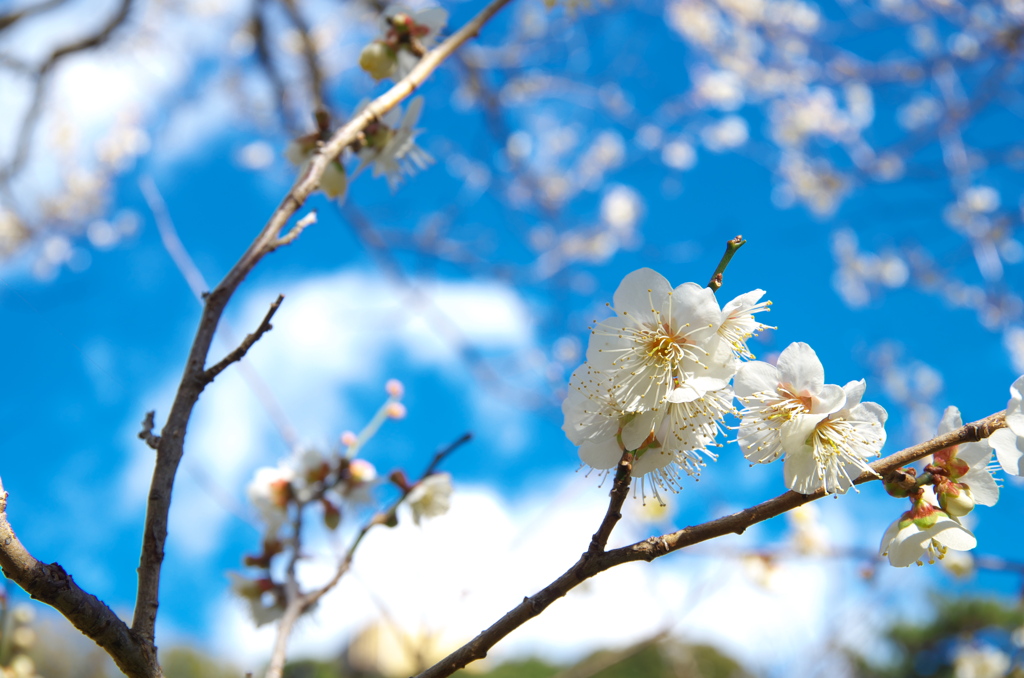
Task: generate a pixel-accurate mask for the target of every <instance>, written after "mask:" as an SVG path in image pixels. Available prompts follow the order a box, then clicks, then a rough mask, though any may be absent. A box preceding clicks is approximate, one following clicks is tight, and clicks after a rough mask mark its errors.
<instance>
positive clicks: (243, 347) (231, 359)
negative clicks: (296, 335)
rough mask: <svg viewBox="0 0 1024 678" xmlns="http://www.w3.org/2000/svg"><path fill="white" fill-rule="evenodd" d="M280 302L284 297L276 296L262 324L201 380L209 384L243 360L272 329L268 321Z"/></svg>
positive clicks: (204, 373) (207, 371)
mask: <svg viewBox="0 0 1024 678" xmlns="http://www.w3.org/2000/svg"><path fill="white" fill-rule="evenodd" d="M282 301H284V295H283V294H279V295H277V299H275V300H274V303H272V304H271V305H270V308H269V309H268V310H267V314H266V315H265V316H263V322H261V323H260V325H259V327H257V328H256V331H255V332H252V333H251V334H247V335H245V339H243V340H242V343H241V344H239V345H238V348H236V349H235V350H234V351H232V352H231V353H228V354H227V355H226V356H224V358H223V359H222V360H221V361H220V362H219V363H217V364H216V365H214V366H213V367H210V368H209V369H207V370H206V371H205V372H203V373H202V377H201V379H202V380H203V381H205V382H206V383H209V382H211V381H213V380H214V379H216V378H217V375H218V374H220V373H221V372H223V371H224V370H226V369H227V368H228V366H229V365H231V363H236V362H238V361H239V360H241V359H242V358H244V357H245V354H246V353H248V352H249V349H250V348H252V346H253V344H255V343H256V342H257V341H259V340H260V337H262V336H263V335H264V334H266V333H267V332H269V331H270V330H271V329H273V325H271V324H270V320H271V319H272V318H273V317H274V314H275V313H277V309H278V308H280V307H281V302H282Z"/></svg>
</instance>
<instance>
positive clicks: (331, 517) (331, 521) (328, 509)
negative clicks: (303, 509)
mask: <svg viewBox="0 0 1024 678" xmlns="http://www.w3.org/2000/svg"><path fill="white" fill-rule="evenodd" d="M320 501H321V504H322V505H323V507H324V525H326V526H327V529H328V530H336V529H338V525H340V524H341V509H339V508H338V507H337V506H335V505H334V504H332V503H331V502H329V501H327V500H326V499H321V500H320Z"/></svg>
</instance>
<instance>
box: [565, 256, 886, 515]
mask: <svg viewBox="0 0 1024 678" xmlns="http://www.w3.org/2000/svg"><path fill="white" fill-rule="evenodd" d="M763 296H764V291H763V290H753V291H751V292H747V293H745V294H741V295H740V296H738V297H736V298H735V299H733V300H732V301H730V302H729V303H727V304H726V305H725V306H724V307H722V306H719V304H718V301H717V299H716V297H715V293H714V291H713V290H712V289H710V288H708V287H702V286H700V285H697V284H696V283H685V284H683V285H680V286H679V287H676V288H672V286H671V285H670V284H669V282H668V281H667V280H665V278H664V277H662V276H661V275H659V274H658V273H656V272H654V271H652V270H650V269H646V268H645V269H640V270H639V271H634V272H633V273H630V274H629V275H627V276H626V278H625V279H624V280H623V281H622V284H621V285H619V288H618V290H617V291H616V292H615V297H614V305H613V310H614V311H615V315H614V316H613V317H612V318H609V319H608V320H604V321H602V322H600V323H597V324H596V326H595V327H594V328H593V329H592V332H591V337H590V344H589V346H588V348H587V362H586V363H584V364H583V365H582V366H580V367H579V368H578V369H577V370H576V371H575V372H573V375H572V378H571V379H570V382H569V394H568V397H567V398H566V399H565V402H564V403H563V405H562V412H563V414H564V415H565V422H564V425H563V430H565V432H566V434H567V435H568V437H569V439H570V440H572V442H573V443H575V444H577V445H579V454H580V459H581V460H582V461H583V463H584V464H587V465H588V466H590V467H592V468H595V469H602V470H606V469H610V468H612V467H614V466H615V465H616V464H617V463H618V461H619V459H620V458H621V457H622V455H623V453H624V452H627V451H628V452H631V453H632V454H633V466H632V473H633V476H634V477H639V478H641V479H642V480H641V484H642V485H644V481H646V479H647V478H648V477H649V478H650V480H651V486H652V489H653V491H654V494H655V496H656V497H658V498H659V499H660V498H661V497H660V494H659V490H661V489H670V490H673V491H675V490H677V489H678V487H679V483H678V481H679V479H680V477H681V474H687V475H697V474H698V473H699V472H700V469H701V468H702V467H703V466H704V465H705V463H706V462H705V457H708V458H711V459H715V458H717V455H716V454H715V453H714V452H712V451H711V450H710V449H709V448H712V447H720V446H721V444H720V443H718V442H717V441H718V438H719V436H720V435H721V434H722V433H723V431H724V429H725V425H724V418H725V415H726V414H730V413H736V414H738V415H739V416H740V417H741V419H740V425H739V436H738V438H739V443H740V445H741V447H742V448H743V450H744V454H745V455H746V457H747V459H749V460H750V461H752V462H756V463H768V462H771V461H774V460H776V459H779V458H784V459H785V477H786V485H787V486H788V487H789V488H790V489H793V490H795V491H797V492H801V493H803V494H811V493H814V492H817V491H819V490H822V491H824V492H830V493H834V494H839V493H842V492H845V491H846V490H848V489H849V488H850V487H852V486H853V479H854V478H855V477H856V476H857V475H859V474H860V472H862V471H869V470H870V468H869V466H868V465H867V459H869V458H871V457H874V456H877V455H878V453H879V450H880V449H881V447H882V445H883V444H884V442H885V429H884V425H885V421H886V412H885V410H884V409H883V408H882V407H881V406H879V405H878V404H876V403H870V402H862V398H863V395H864V390H865V383H864V381H863V380H860V381H853V382H850V383H848V384H847V385H846V386H842V387H841V386H837V385H833V384H825V376H824V369H823V368H822V366H821V362H820V361H819V360H818V357H817V355H816V354H815V353H814V351H813V350H812V349H811V347H810V346H808V345H807V344H803V343H794V344H791V345H790V346H789V347H788V348H786V349H785V350H784V351H783V352H782V354H781V355H780V356H779V359H778V364H777V365H771V364H768V363H764V362H759V361H755V360H753V358H754V356H753V355H752V354H751V352H750V350H749V348H748V347H747V341H748V340H749V339H750V337H752V336H754V335H755V334H757V333H758V332H759V331H761V330H762V329H765V328H766V327H768V326H767V325H765V324H763V323H761V322H760V321H758V320H756V319H755V318H754V314H756V313H760V312H763V311H767V310H768V308H769V306H770V305H771V302H769V301H761V298H762V297H763ZM734 399H738V400H739V401H740V402H741V403H742V404H743V409H742V410H741V411H739V412H738V413H737V412H736V410H735V409H734V407H733V401H734Z"/></svg>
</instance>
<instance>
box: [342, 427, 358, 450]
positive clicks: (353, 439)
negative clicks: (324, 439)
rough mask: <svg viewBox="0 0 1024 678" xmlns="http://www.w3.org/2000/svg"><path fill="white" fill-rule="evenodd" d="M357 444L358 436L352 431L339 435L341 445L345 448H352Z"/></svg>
mask: <svg viewBox="0 0 1024 678" xmlns="http://www.w3.org/2000/svg"><path fill="white" fill-rule="evenodd" d="M358 442H359V436H357V435H356V434H355V433H353V432H352V431H345V432H344V433H342V434H341V444H342V445H344V446H345V447H352V446H353V445H355V444H356V443H358Z"/></svg>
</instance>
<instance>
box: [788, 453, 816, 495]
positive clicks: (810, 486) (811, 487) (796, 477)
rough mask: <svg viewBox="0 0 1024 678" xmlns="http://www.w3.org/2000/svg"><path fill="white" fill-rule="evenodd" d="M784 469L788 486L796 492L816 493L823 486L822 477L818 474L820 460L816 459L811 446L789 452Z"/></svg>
mask: <svg viewBox="0 0 1024 678" xmlns="http://www.w3.org/2000/svg"><path fill="white" fill-rule="evenodd" d="M782 471H783V477H784V478H785V479H786V487H788V488H789V489H791V490H793V491H794V492H799V493H800V494H814V493H815V492H817V491H818V490H820V489H821V487H822V479H821V476H820V475H818V462H817V461H816V460H815V459H814V454H813V453H812V451H811V448H810V447H809V446H808V447H807V450H806V451H801V452H793V453H790V452H787V453H786V460H785V461H784V462H783V467H782Z"/></svg>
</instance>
